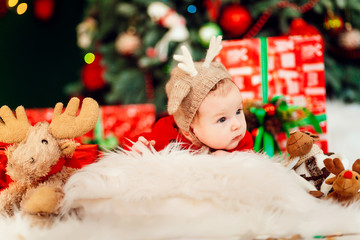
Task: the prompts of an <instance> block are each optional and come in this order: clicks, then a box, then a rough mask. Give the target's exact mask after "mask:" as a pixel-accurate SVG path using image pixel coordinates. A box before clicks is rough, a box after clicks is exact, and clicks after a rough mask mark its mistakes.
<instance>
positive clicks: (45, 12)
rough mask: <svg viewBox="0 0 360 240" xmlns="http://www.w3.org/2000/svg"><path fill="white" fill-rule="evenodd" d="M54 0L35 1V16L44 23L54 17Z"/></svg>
mask: <svg viewBox="0 0 360 240" xmlns="http://www.w3.org/2000/svg"><path fill="white" fill-rule="evenodd" d="M54 5H55V2H54V0H35V1H34V14H35V16H36V17H37V18H38V19H40V20H43V21H48V20H50V19H51V18H52V16H53V15H54Z"/></svg>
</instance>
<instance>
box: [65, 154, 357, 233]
mask: <svg viewBox="0 0 360 240" xmlns="http://www.w3.org/2000/svg"><path fill="white" fill-rule="evenodd" d="M65 192H66V198H65V201H64V209H68V208H69V207H83V208H84V212H83V214H84V217H85V218H84V219H85V222H86V221H87V220H94V219H96V220H99V221H100V222H103V221H105V222H111V223H112V224H113V226H116V229H113V231H116V233H117V234H118V236H122V237H123V238H124V239H144V238H146V239H174V238H175V239H176V238H190V239H194V238H195V239H197V238H198V239H203V238H204V239H212V238H215V239H217V238H220V239H229V238H236V237H242V236H253V237H255V236H257V235H271V236H288V235H291V234H296V233H300V234H302V235H303V236H305V237H311V236H313V235H319V234H320V235H322V234H334V233H338V232H345V233H349V232H351V233H353V232H359V227H360V209H359V207H358V206H350V207H349V208H345V207H342V206H340V205H338V204H335V203H331V202H329V201H325V200H318V199H315V198H313V197H312V196H310V195H309V194H308V193H307V192H306V191H305V190H304V189H303V188H302V187H301V186H300V185H299V184H298V181H297V180H296V179H295V178H294V176H293V175H292V174H290V173H289V172H288V171H287V170H286V169H285V168H284V167H283V166H281V165H280V164H278V163H275V162H273V161H271V160H270V159H268V158H267V157H266V156H265V155H262V154H255V153H245V152H238V153H233V154H231V155H230V156H218V157H214V156H209V155H191V154H189V153H188V152H186V151H178V150H173V151H163V152H160V153H158V154H149V153H145V154H144V155H143V156H136V157H129V156H127V155H125V154H122V153H109V154H106V156H105V157H104V158H103V159H101V161H99V162H98V163H96V164H93V165H91V166H89V167H86V168H84V169H83V170H82V171H81V172H79V173H77V174H75V175H73V176H72V177H71V179H70V180H69V182H68V184H67V185H66V188H65ZM339 219H341V221H339Z"/></svg>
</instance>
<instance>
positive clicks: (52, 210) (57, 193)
mask: <svg viewBox="0 0 360 240" xmlns="http://www.w3.org/2000/svg"><path fill="white" fill-rule="evenodd" d="M63 197H64V193H63V192H62V191H61V189H59V188H54V187H50V186H40V187H38V188H36V189H35V190H34V191H33V192H32V193H31V195H30V196H29V198H28V199H25V201H24V202H23V203H22V209H23V211H24V212H25V213H29V214H35V215H40V216H41V215H45V216H48V215H53V214H58V210H59V209H58V205H59V202H60V200H61V199H62V198H63Z"/></svg>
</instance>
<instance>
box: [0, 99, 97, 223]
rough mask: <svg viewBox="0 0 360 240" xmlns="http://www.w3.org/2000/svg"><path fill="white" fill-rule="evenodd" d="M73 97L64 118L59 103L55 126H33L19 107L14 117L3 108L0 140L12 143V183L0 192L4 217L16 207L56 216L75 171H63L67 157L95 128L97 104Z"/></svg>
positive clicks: (9, 168) (9, 151) (0, 110)
mask: <svg viewBox="0 0 360 240" xmlns="http://www.w3.org/2000/svg"><path fill="white" fill-rule="evenodd" d="M79 103H80V100H79V99H78V98H72V99H71V100H70V101H69V103H68V106H67V108H66V110H65V111H64V113H62V109H63V104H62V103H57V104H56V106H55V108H54V114H53V117H52V121H51V124H49V123H48V122H39V123H37V124H36V125H34V126H31V125H30V123H29V122H28V119H27V116H26V113H25V109H24V107H22V106H19V107H18V108H17V109H16V117H15V116H14V114H13V112H12V111H11V110H10V108H9V107H8V106H3V107H1V108H0V117H1V118H0V141H1V142H5V143H13V144H12V145H10V146H9V147H8V148H7V150H6V156H7V158H8V163H7V167H6V171H7V174H8V175H9V176H10V177H11V179H12V180H14V181H13V182H12V183H10V185H9V187H8V188H7V189H4V190H3V191H1V192H0V212H3V213H7V214H9V215H12V214H13V213H14V210H15V209H16V208H20V209H21V211H23V212H25V213H27V214H31V215H37V216H44V217H47V216H52V215H56V214H57V213H58V211H59V203H60V201H61V199H62V197H63V195H64V193H63V191H62V187H63V185H64V184H65V182H66V181H67V179H68V178H69V177H70V176H71V175H72V174H73V172H74V171H75V169H74V168H70V167H65V166H64V162H65V160H64V158H61V157H63V156H72V154H73V153H74V151H75V148H76V146H77V143H75V142H74V141H73V140H70V139H71V138H75V137H77V136H81V135H83V134H85V133H87V132H88V131H90V130H91V129H92V128H94V127H95V124H96V121H97V119H98V114H99V105H98V104H97V102H96V101H95V100H93V99H91V98H85V99H84V101H83V104H82V108H81V111H80V113H79V115H78V116H76V114H77V111H78V108H79Z"/></svg>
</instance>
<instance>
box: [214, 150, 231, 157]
mask: <svg viewBox="0 0 360 240" xmlns="http://www.w3.org/2000/svg"><path fill="white" fill-rule="evenodd" d="M228 154H229V152H227V151H224V150H216V151H215V152H213V153H211V155H213V156H225V155H228Z"/></svg>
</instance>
